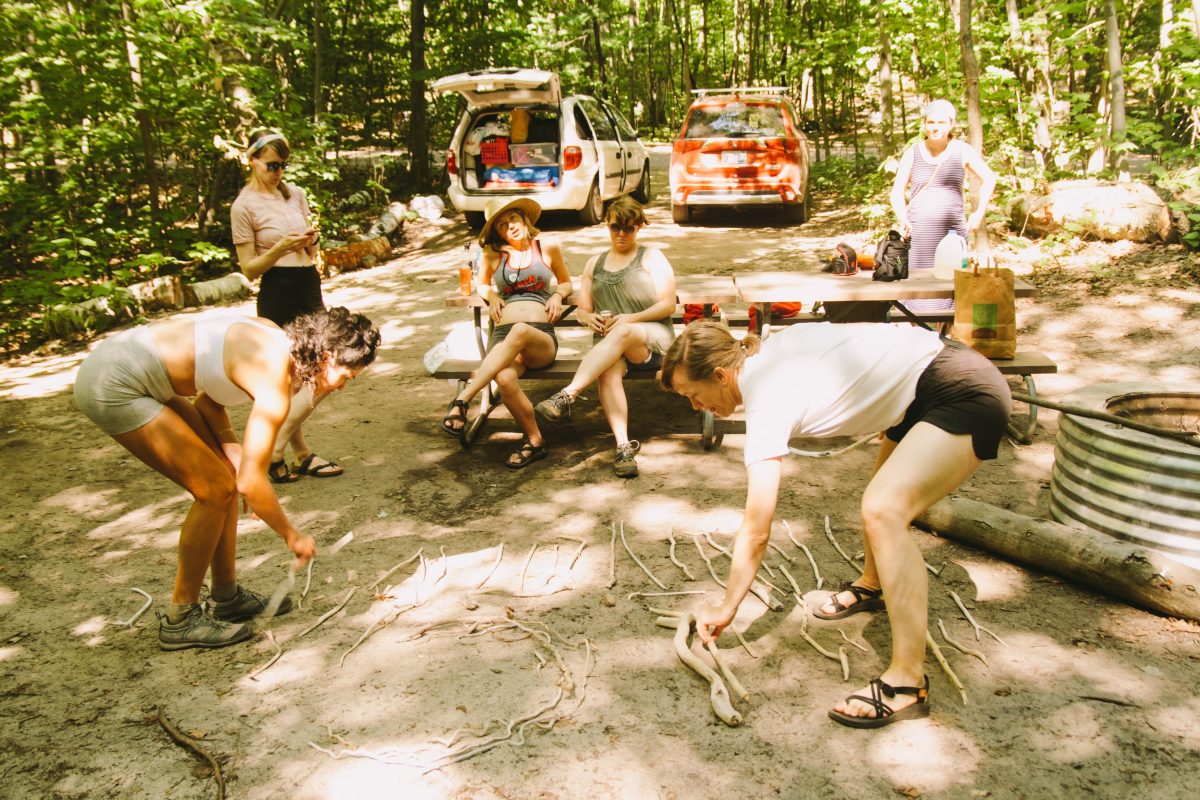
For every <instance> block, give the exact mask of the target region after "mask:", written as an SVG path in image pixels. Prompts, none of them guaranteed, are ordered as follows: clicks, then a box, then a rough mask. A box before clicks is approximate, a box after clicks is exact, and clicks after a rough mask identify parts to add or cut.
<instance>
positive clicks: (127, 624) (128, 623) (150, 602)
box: [113, 586, 154, 628]
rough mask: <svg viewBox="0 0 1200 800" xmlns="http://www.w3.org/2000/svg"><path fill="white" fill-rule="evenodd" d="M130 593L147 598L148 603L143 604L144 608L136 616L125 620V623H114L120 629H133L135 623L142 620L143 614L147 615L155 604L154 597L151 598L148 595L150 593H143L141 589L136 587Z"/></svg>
mask: <svg viewBox="0 0 1200 800" xmlns="http://www.w3.org/2000/svg"><path fill="white" fill-rule="evenodd" d="M129 591H131V592H137V593H138V594H140V595H141V596H142V597H144V598H146V602H145V603H143V604H142V607H141V608H139V609H138V610H137V613H136V614H134V615H133V616H132V617H130V618H129V619H127V620H125V621H124V622H116V623H113V624H114V625H117V626H119V627H121V628H132V627H133V623H135V622H137V621H138V620H139V619H141V618H142V614H145V613H146V611H147V610H148V609H149V608H150V606H151V605H153V604H154V598H153V597H151V596H150V595H149V593H148V592H144V591H142V590H141V589H139V588H137V587H136V586H134V587H132V588H131V589H130V590H129Z"/></svg>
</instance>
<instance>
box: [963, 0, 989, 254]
mask: <svg viewBox="0 0 1200 800" xmlns="http://www.w3.org/2000/svg"><path fill="white" fill-rule="evenodd" d="M972 10H973V2H972V0H959V25H958V46H959V49H960V50H961V51H962V66H963V85H964V88H965V89H966V95H967V139H968V140H969V141H970V142H971V146H972V147H974V148H975V149H976V150H978V151H979V152H980V153H982V152H983V115H982V114H981V113H980V111H979V60H978V59H977V58H976V57H975V40H974V38H973V37H972V35H971V14H972ZM969 176H970V180H969V184H970V187H971V201H972V202H973V203H978V202H979V188H980V180H979V176H977V175H975V173H973V172H972V173H969ZM975 252H976V253H977V254H978V255H979V256H980V257H981V258H983V259H986V257H987V255H988V254H989V253H990V248H989V247H988V235H987V225H980V226H979V229H978V230H976V231H975Z"/></svg>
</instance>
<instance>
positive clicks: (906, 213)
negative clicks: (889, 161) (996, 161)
mask: <svg viewBox="0 0 1200 800" xmlns="http://www.w3.org/2000/svg"><path fill="white" fill-rule="evenodd" d="M956 118H957V112H956V111H955V110H954V106H953V105H952V104H951V103H950V102H949V101H948V100H934V101H933V102H932V103H930V104H929V105H928V106H927V107H926V108H925V123H924V130H925V139H924V140H923V141H920V142H917V143H916V144H914V145H912V146H911V147H909V148H908V150H906V151H905V152H904V156H903V157H902V158H901V159H900V167H899V168H898V169H897V170H896V180H895V182H893V183H892V196H891V199H892V210H893V211H894V212H895V214H896V221H897V223H898V225H899V228H900V233H901V234H903V236H904V238H906V239H909V249H908V268H909V270H910V274H911V272H912V271H914V270H923V269H933V253H934V250H936V249H937V246H938V243H939V242H941V241H942V239H943V238H944V237H945V236H946V234H947V233H949V232H950V231H955V232H956V233H958V235H959V236H962V237H963V238H966V239H968V241H969V236H970V234H971V232H973V231H975V230H977V229H978V228H979V227H980V226H981V225H982V224H983V215H984V214H985V213H986V212H987V205H988V201H989V200H991V198H992V191H993V190H994V189H995V188H996V173H995V172H993V171H992V168H991V167H989V166H988V165H987V162H985V161H984V160H983V156H981V155H980V154H979V151H977V150H976V149H975V148H974V147H971V145H969V144H967V143H966V142H964V141H962V140H960V139H956V138H954V123H955V120H956ZM967 170H970V171H971V172H973V173H974V174H975V176H976V177H977V178H979V180H980V184H981V185H980V189H979V202H978V203H977V204H976V207H975V211H974V213H972V214H971V216H970V217H969V218H968V217H967V216H966V215H965V213H964V207H963V185H964V182H965V178H966V172H967ZM905 189H908V190H909V192H908V195H907V197H906V196H905ZM905 305H906V306H908V308H909V309H911V310H913V311H945V310H950V309H953V308H954V301H953V300H909V301H906V302H905Z"/></svg>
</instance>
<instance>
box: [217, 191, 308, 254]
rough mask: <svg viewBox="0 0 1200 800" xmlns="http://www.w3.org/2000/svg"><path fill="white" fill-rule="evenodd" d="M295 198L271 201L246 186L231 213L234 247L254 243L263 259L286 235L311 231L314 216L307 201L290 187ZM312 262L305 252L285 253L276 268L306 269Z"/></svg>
mask: <svg viewBox="0 0 1200 800" xmlns="http://www.w3.org/2000/svg"><path fill="white" fill-rule="evenodd" d="M288 188H289V189H290V190H291V194H292V196H291V197H290V198H289V199H287V200H285V199H284V198H283V195H281V194H276V195H274V196H273V197H268V196H267V195H264V194H263V193H262V192H256V191H254V190H253V189H252V188H251V187H250V186H249V185H247V186H243V187H242V191H241V192H240V193H239V194H238V196H237V199H236V200H234V201H233V207H232V208H231V209H230V210H229V216H230V222H231V227H232V230H233V244H234V246H237V245H240V244H246V243H248V242H254V254H255V255H259V256H260V255H262V254H263V253H265V252H267V251H268V250H270V249H271V248H272V247H274V246H275V243H276V242H278V241H279V240H280V239H281V238H283V236H284V235H285V234H288V233H304V232H305V231H306V230H308V229H309V227H310V224H311V223H310V220H311V218H312V212H311V211H309V208H308V198H307V197H305V196H304V190H303V189H301V188H300V187H299V186H293V185H292V184H290V183H289V184H288ZM310 264H312V258H311V257H310V256H309V255H308V253H306V252H305V251H303V250H297V251H295V252H292V253H285V254H284V255H283V256H282V257H280V259H279V260H278V261H276V262H275V266H277V267H307V266H308V265H310Z"/></svg>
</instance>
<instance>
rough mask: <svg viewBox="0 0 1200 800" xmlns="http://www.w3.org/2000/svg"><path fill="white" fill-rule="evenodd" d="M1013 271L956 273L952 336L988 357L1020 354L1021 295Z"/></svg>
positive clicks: (994, 268)
mask: <svg viewBox="0 0 1200 800" xmlns="http://www.w3.org/2000/svg"><path fill="white" fill-rule="evenodd" d="M1013 283H1014V282H1013V272H1012V270H1011V269H1002V268H1000V267H991V268H984V269H980V268H979V265H978V264H976V265H975V268H974V269H973V270H959V271H958V272H955V273H954V327H953V329H952V330H951V332H950V336H951V338H953V339H956V340H957V341H960V342H962V343H963V344H966V345H970V346H971V347H972V348H974V349H975V350H978V351H979V352H980V353H982V354H983V355H985V356H987V357H988V358H1001V359H1003V358H1012V357H1013V356H1014V355H1015V354H1016V352H1017V295H1016V289H1015V288H1014V285H1013Z"/></svg>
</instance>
